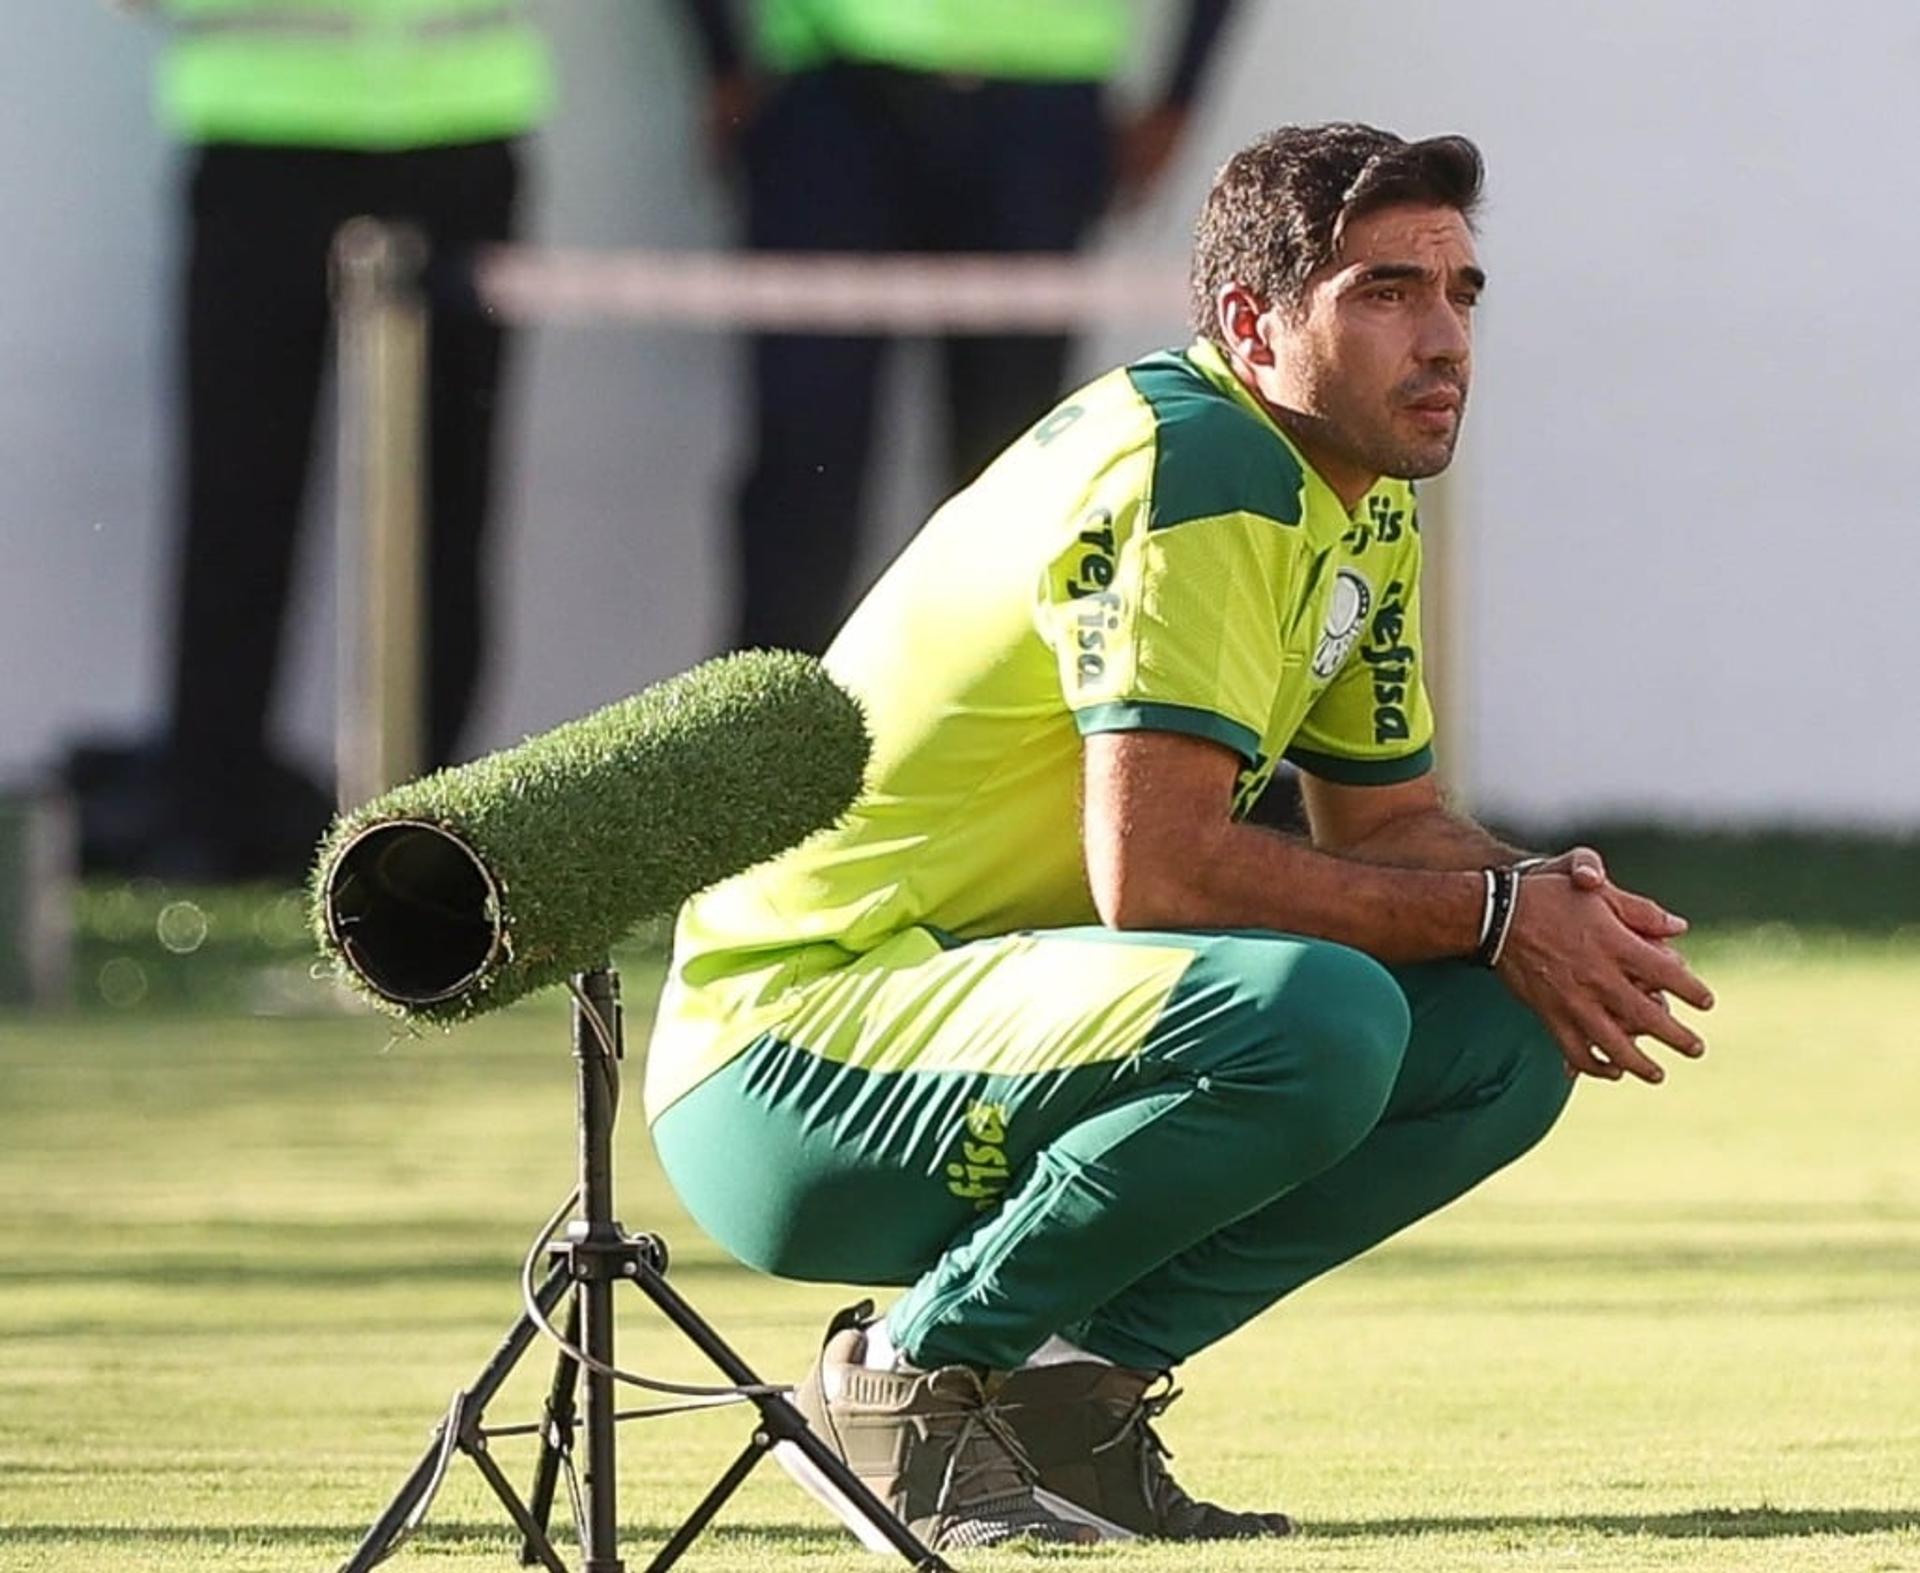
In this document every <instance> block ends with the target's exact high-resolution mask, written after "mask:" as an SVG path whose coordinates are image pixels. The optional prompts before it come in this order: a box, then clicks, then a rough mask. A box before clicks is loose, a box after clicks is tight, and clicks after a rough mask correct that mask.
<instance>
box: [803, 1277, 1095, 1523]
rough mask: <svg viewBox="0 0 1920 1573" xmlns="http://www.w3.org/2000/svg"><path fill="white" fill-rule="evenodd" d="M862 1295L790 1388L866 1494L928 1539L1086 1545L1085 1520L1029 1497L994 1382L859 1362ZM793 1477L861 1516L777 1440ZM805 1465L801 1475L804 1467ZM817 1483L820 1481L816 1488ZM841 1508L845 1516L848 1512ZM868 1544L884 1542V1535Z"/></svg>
mask: <svg viewBox="0 0 1920 1573" xmlns="http://www.w3.org/2000/svg"><path fill="white" fill-rule="evenodd" d="M871 1310H872V1307H871V1305H864V1306H856V1307H853V1308H852V1309H850V1310H847V1311H842V1312H841V1313H840V1314H839V1315H838V1316H837V1317H835V1318H834V1320H833V1323H832V1325H831V1326H829V1328H828V1330H827V1341H826V1344H825V1346H824V1347H823V1348H822V1349H821V1351H820V1358H819V1359H818V1360H817V1361H816V1362H815V1363H814V1367H813V1369H812V1370H811V1371H810V1372H808V1373H807V1377H806V1380H805V1381H803V1382H802V1383H801V1384H800V1386H799V1387H798V1388H797V1389H795V1391H794V1395H793V1403H794V1407H795V1408H797V1409H798V1410H799V1411H800V1413H801V1414H802V1415H804V1416H805V1417H806V1421H807V1424H808V1425H809V1426H811V1427H812V1428H813V1430H814V1432H815V1433H816V1434H817V1435H818V1436H820V1437H821V1439H822V1440H824V1441H825V1442H826V1443H827V1445H828V1446H830V1447H832V1448H833V1449H834V1451H835V1452H837V1453H838V1454H839V1455H840V1457H841V1458H842V1459H843V1460H844V1461H845V1462H846V1464H847V1467H848V1468H849V1469H851V1470H852V1471H853V1472H854V1473H855V1474H856V1475H858V1476H859V1477H860V1479H861V1481H862V1483H864V1484H865V1485H866V1486H867V1487H868V1488H869V1489H871V1490H872V1492H873V1493H874V1495H875V1496H877V1497H879V1498H880V1500H881V1501H883V1502H885V1503H886V1504H887V1505H888V1506H889V1507H890V1508H892V1509H893V1511H894V1513H895V1515H896V1516H897V1517H899V1518H900V1519H901V1521H902V1522H904V1523H905V1524H906V1526H907V1527H908V1528H909V1529H911V1530H912V1531H913V1532H914V1533H915V1534H916V1535H918V1536H919V1537H920V1539H921V1540H922V1541H924V1542H925V1543H926V1544H927V1545H928V1546H930V1547H931V1548H932V1549H933V1550H935V1551H967V1550H971V1549H973V1548H975V1547H979V1546H997V1545H1000V1544H1002V1543H1003V1542H1006V1541H1010V1540H1019V1539H1026V1540H1035V1541H1050V1542H1054V1543H1058V1544H1070V1545H1074V1544H1077V1545H1090V1544H1092V1543H1093V1542H1094V1541H1095V1540H1097V1539H1098V1538H1099V1537H1098V1535H1097V1534H1096V1533H1095V1532H1094V1531H1093V1530H1091V1529H1090V1528H1088V1527H1087V1526H1086V1525H1084V1524H1081V1523H1078V1522H1074V1521H1069V1520H1063V1519H1059V1518H1056V1517H1055V1516H1054V1515H1053V1514H1051V1513H1049V1512H1048V1511H1047V1510H1046V1509H1045V1508H1043V1507H1041V1506H1040V1504H1039V1503H1038V1502H1037V1501H1036V1500H1035V1499H1034V1494H1033V1480H1034V1475H1033V1468H1032V1466H1031V1465H1030V1464H1028V1463H1027V1461H1026V1459H1025V1458H1024V1457H1022V1455H1021V1453H1020V1448H1019V1444H1018V1443H1017V1442H1016V1441H1015V1440H1014V1437H1013V1432H1012V1430H1011V1429H1010V1428H1009V1426H1008V1425H1007V1422H1006V1419H1005V1417H1004V1415H1003V1414H1002V1413H1001V1409H1000V1405H999V1401H998V1398H997V1396H996V1392H995V1388H996V1386H997V1382H996V1380H995V1378H994V1377H993V1376H992V1375H991V1374H989V1375H982V1373H980V1372H979V1371H976V1370H975V1369H974V1368H973V1367H972V1366H965V1365H948V1366H940V1367H939V1368H937V1369H935V1370H931V1371H920V1370H914V1369H912V1368H907V1369H903V1370H896V1371H869V1370H868V1369H867V1368H866V1367H865V1366H864V1365H862V1364H861V1359H862V1357H863V1356H864V1355H865V1353H866V1343H867V1339H866V1333H865V1332H864V1331H863V1324H864V1320H865V1318H866V1316H868V1315H870V1314H871ZM775 1452H776V1455H777V1456H779V1457H780V1461H781V1462H782V1463H783V1464H785V1465H786V1466H787V1467H788V1469H789V1470H790V1471H791V1472H792V1473H793V1474H794V1475H795V1477H796V1478H797V1479H799V1480H800V1483H801V1484H802V1485H804V1486H806V1487H807V1488H808V1489H809V1490H811V1491H813V1492H814V1494H815V1495H816V1496H820V1497H821V1498H822V1500H823V1501H825V1502H826V1504H827V1506H828V1507H830V1508H831V1509H833V1511H834V1512H835V1513H837V1514H838V1515H839V1516H840V1518H841V1519H842V1521H843V1522H845V1523H847V1525H848V1527H849V1528H851V1529H853V1530H854V1532H855V1533H856V1534H859V1535H860V1538H861V1540H862V1541H863V1542H864V1543H866V1544H868V1545H872V1544H873V1540H872V1539H871V1538H869V1536H870V1526H867V1528H868V1531H869V1533H862V1532H861V1531H862V1521H859V1516H858V1514H857V1513H855V1512H854V1510H853V1509H852V1508H851V1506H850V1505H849V1504H848V1503H847V1502H846V1500H845V1498H843V1497H841V1496H840V1495H839V1494H838V1493H837V1492H834V1491H833V1490H832V1488H831V1486H830V1485H829V1484H828V1483H827V1482H826V1480H825V1477H824V1476H822V1475H821V1474H820V1473H819V1472H818V1471H817V1470H813V1469H810V1468H806V1467H803V1466H804V1465H805V1463H806V1460H805V1456H804V1455H803V1454H801V1453H800V1452H799V1450H798V1449H797V1448H792V1447H790V1446H786V1445H783V1446H782V1447H780V1448H777V1449H776V1450H775ZM809 1477H811V1478H809ZM823 1487H824V1488H825V1489H824V1490H823V1489H822V1488H823ZM850 1515H851V1516H850ZM878 1549H881V1550H890V1549H892V1548H890V1547H888V1546H887V1544H886V1543H885V1542H884V1541H881V1542H880V1544H879V1547H878Z"/></svg>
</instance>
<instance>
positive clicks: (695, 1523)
mask: <svg viewBox="0 0 1920 1573" xmlns="http://www.w3.org/2000/svg"><path fill="white" fill-rule="evenodd" d="M772 1446H773V1439H772V1438H771V1437H769V1436H768V1435H767V1433H766V1432H764V1431H756V1432H754V1434H753V1440H752V1441H751V1442H749V1443H748V1444H747V1446H746V1450H745V1451H744V1452H742V1453H741V1455H740V1456H739V1457H738V1458H736V1459H735V1460H734V1461H733V1462H732V1463H731V1464H729V1465H727V1472H726V1473H725V1474H724V1475H722V1476H721V1477H720V1478H719V1479H718V1480H716V1481H715V1482H714V1483H713V1489H712V1490H711V1491H709V1492H708V1493H707V1494H706V1495H705V1496H703V1497H702V1498H701V1499H700V1504H699V1506H697V1507H696V1508H695V1509H694V1510H693V1511H692V1512H691V1513H689V1514H688V1515H687V1520H686V1522H685V1523H684V1524H682V1525H681V1526H680V1527H679V1528H678V1529H676V1530H675V1531H674V1532H673V1538H672V1539H670V1540H669V1541H668V1542H667V1543H666V1544H665V1545H664V1546H662V1547H661V1548H660V1550H659V1551H658V1552H657V1553H656V1554H655V1556H654V1559H653V1560H652V1561H651V1562H649V1563H648V1564H647V1573H666V1570H667V1569H668V1568H670V1567H672V1566H673V1565H674V1563H676V1562H678V1561H679V1560H680V1556H681V1553H682V1552H684V1551H685V1550H686V1549H687V1547H688V1546H690V1545H692V1544H693V1542H694V1540H695V1539H696V1538H697V1537H698V1535H699V1533H700V1531H701V1530H703V1529H705V1528H706V1527H707V1525H708V1524H710V1523H712V1522H713V1515H714V1514H715V1513H718V1512H719V1511H720V1509H721V1508H722V1507H724V1506H725V1505H726V1500H727V1498H728V1497H730V1496H732V1495H733V1494H734V1492H736V1491H738V1490H739V1489H740V1483H741V1482H742V1481H744V1480H745V1479H746V1478H747V1476H748V1475H750V1474H752V1473H753V1466H754V1465H755V1464H757V1463H759V1462H760V1460H761V1459H762V1458H764V1457H766V1453H767V1449H768V1448H770V1447H772Z"/></svg>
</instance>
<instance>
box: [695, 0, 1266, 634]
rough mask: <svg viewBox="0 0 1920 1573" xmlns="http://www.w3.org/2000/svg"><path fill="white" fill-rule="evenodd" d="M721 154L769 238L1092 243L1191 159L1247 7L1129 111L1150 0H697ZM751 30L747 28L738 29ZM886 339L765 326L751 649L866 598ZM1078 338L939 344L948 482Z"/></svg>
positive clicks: (1036, 396)
mask: <svg viewBox="0 0 1920 1573" xmlns="http://www.w3.org/2000/svg"><path fill="white" fill-rule="evenodd" d="M684 3H685V5H686V7H687V10H688V13H689V14H690V16H691V19H692V21H693V23H694V25H695V27H696V28H697V29H698V33H699V38H700V42H701V47H702V51H703V53H704V55H705V59H706V64H707V69H708V73H709V99H708V130H709V136H710V140H711V141H712V143H713V146H714V149H715V152H716V154H717V155H718V156H719V158H720V159H722V160H723V161H724V160H728V159H730V158H731V157H732V155H733V154H735V153H736V152H737V153H738V154H739V155H740V162H741V164H742V166H743V175H744V181H743V186H744V194H745V210H746V211H745V235H746V243H747V245H748V246H750V247H751V248H753V249H755V250H760V251H842V252H894V251H936V252H1005V253H1021V252H1069V251H1073V250H1076V249H1077V248H1078V247H1079V246H1080V245H1081V244H1082V243H1083V242H1084V241H1085V239H1086V238H1087V236H1088V233H1089V232H1090V230H1091V229H1092V227H1093V225H1094V223H1095V221H1096V220H1097V219H1098V218H1099V216H1100V214H1101V212H1102V211H1103V210H1104V209H1105V208H1106V206H1107V204H1108V202H1109V201H1110V200H1118V201H1119V202H1122V203H1129V202H1137V201H1139V200H1140V199H1142V198H1143V197H1144V196H1145V195H1147V194H1148V193H1149V192H1150V191H1151V189H1152V188H1153V186H1154V185H1155V184H1156V183H1157V181H1158V180H1159V178H1160V176H1161V175H1162V174H1163V173H1164V171H1165V170H1166V168H1167V166H1168V164H1169V163H1170V162H1171V160H1172V159H1173V157H1174V154H1175V153H1176V151H1177V150H1178V148H1179V146H1180V143H1181V139H1182V136H1183V133H1184V132H1185V130H1186V128H1187V125H1188V122H1189V118H1190V115H1191V112H1192V108H1193V104H1194V102H1195V99H1196V96H1197V94H1198V92H1199V88H1200V84H1201V81H1202V78H1203V76H1204V74H1205V70H1206V65H1207V61H1208V59H1209V57H1210V55H1211V54H1212V52H1213V49H1214V46H1215V45H1216V43H1217V42H1218V39H1219V35H1220V31H1221V28H1222V25H1223V24H1224V22H1225V21H1226V18H1227V14H1228V11H1229V9H1230V0H1189V3H1188V4H1187V5H1186V6H1185V7H1184V11H1183V14H1182V17H1181V21H1180V27H1179V32H1178V41H1177V43H1176V45H1175V47H1174V50H1173V57H1172V60H1171V62H1170V64H1169V65H1168V67H1167V68H1166V70H1165V72H1164V76H1163V78H1162V80H1161V83H1160V86H1159V90H1158V92H1157V94H1155V95H1154V96H1153V97H1152V99H1151V101H1150V103H1149V105H1148V107H1146V108H1145V109H1144V110H1143V111H1141V112H1139V113H1136V114H1134V115H1131V116H1125V117H1116V116H1115V115H1114V112H1113V107H1112V105H1111V103H1110V102H1109V92H1108V87H1109V84H1110V82H1111V81H1112V80H1113V78H1115V77H1116V76H1117V75H1118V73H1119V72H1120V71H1121V69H1122V68H1123V67H1124V66H1125V65H1126V64H1127V60H1128V54H1129V50H1130V48H1131V46H1132V43H1133V33H1134V24H1135V20H1136V14H1137V11H1138V8H1137V7H1136V6H1134V5H1133V4H1131V3H1130V0H912V3H908V4H903V3H901V0H751V3H750V5H749V6H748V7H747V8H746V9H745V10H744V11H742V12H741V13H740V14H739V15H736V11H735V8H734V7H731V6H730V5H729V4H728V3H727V0H684ZM743 20H744V21H745V22H746V23H747V24H748V26H747V30H746V33H745V36H744V37H743V36H742V31H741V29H740V28H739V27H738V25H737V23H738V22H740V21H743ZM882 348H883V341H882V340H881V339H879V338H874V337H863V336H856V335H847V334H838V335H825V334H822V335H811V334H760V335H757V336H756V337H755V338H754V340H753V343H752V346H751V367H752V369H751V393H750V399H751V404H752V411H751V415H750V430H749V434H748V437H747V441H748V444H749V447H750V453H751V457H750V458H749V460H748V462H747V466H746V473H745V475H744V477H743V479H742V481H741V484H740V489H739V493H738V498H737V503H736V507H737V514H736V531H737V542H736V551H737V564H738V567H737V575H738V578H737V584H736V609H735V616H734V624H733V630H732V634H733V642H734V643H735V644H736V645H740V646H756V645H775V646H784V647H790V648H794V649H801V650H811V651H819V650H822V649H824V648H825V647H826V644H827V641H828V640H829V639H831V638H832V636H833V632H834V630H835V628H836V627H838V625H839V622H840V620H841V618H842V617H843V616H844V615H845V613H846V612H847V610H848V608H849V606H850V604H851V602H852V600H853V599H854V596H855V593H856V591H857V588H858V587H857V586H855V585H854V584H853V583H852V582H851V580H852V575H853V569H854V563H855V559H856V556H857V552H858V548H859V545H860V540H861V535H862V520H861V512H862V503H863V500H864V497H865V492H866V482H867V475H868V470H869V459H870V457H871V446H872V437H873V427H874V413H875V412H874V405H875V394H876V390H877V387H878V383H879V374H880V363H881V352H882ZM1068 349H1069V344H1068V340H1067V338H1066V336H1065V335H1063V334H1042V333H1011V334H1005V335H967V336H950V337H947V338H945V339H944V340H943V341H942V343H941V345H940V369H941V381H942V384H943V393H944V409H943V411H942V414H943V416H944V426H945V437H946V448H945V472H944V477H943V479H944V482H945V490H947V491H953V490H957V489H958V488H959V487H960V486H962V485H964V484H965V483H966V482H967V481H969V480H971V479H972V478H973V476H974V475H975V474H976V473H977V472H978V471H979V470H980V469H981V468H982V467H983V466H984V465H985V463H986V461H987V460H988V459H989V458H991V457H992V456H993V455H994V454H995V453H996V452H998V451H999V449H1000V448H1001V447H1002V446H1003V445H1004V444H1005V443H1006V442H1007V441H1008V440H1010V439H1011V438H1012V437H1013V436H1014V435H1015V434H1016V433H1017V432H1018V431H1019V430H1020V429H1021V428H1022V427H1023V426H1025V425H1026V424H1027V423H1028V422H1030V421H1032V420H1034V419H1036V418H1037V417H1038V416H1039V415H1040V414H1041V412H1042V411H1044V410H1045V409H1046V408H1047V407H1048V406H1049V405H1051V404H1052V403H1053V402H1054V401H1055V399H1057V398H1058V397H1059V395H1060V394H1061V393H1062V392H1063V391H1064V387H1065V380H1066V362H1067V353H1068Z"/></svg>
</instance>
